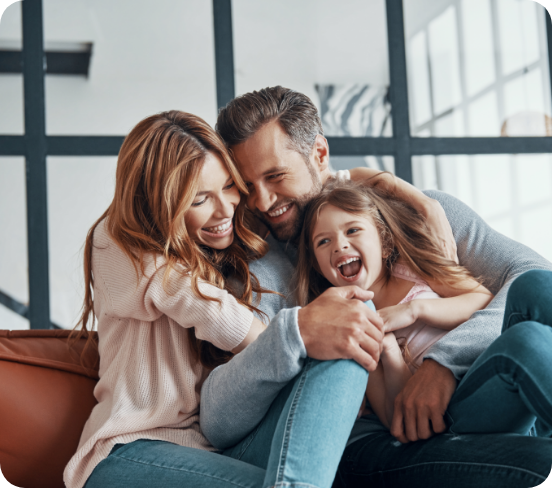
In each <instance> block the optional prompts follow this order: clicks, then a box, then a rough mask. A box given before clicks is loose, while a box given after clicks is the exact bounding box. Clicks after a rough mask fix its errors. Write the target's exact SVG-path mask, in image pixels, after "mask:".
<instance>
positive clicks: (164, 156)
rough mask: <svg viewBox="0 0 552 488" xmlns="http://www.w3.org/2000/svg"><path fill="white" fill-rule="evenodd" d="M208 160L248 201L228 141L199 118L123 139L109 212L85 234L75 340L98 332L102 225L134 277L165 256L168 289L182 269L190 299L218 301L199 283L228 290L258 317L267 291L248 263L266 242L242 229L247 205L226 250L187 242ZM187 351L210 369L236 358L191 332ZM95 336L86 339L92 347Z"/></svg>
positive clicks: (166, 121)
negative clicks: (214, 159) (96, 264)
mask: <svg viewBox="0 0 552 488" xmlns="http://www.w3.org/2000/svg"><path fill="white" fill-rule="evenodd" d="M207 153H212V154H214V155H216V156H218V157H219V158H220V159H221V160H222V162H223V163H224V165H225V167H226V169H227V170H228V172H229V173H230V176H231V177H232V179H233V180H234V183H235V184H236V187H237V188H238V189H239V191H240V192H241V193H243V194H247V187H246V185H245V184H244V182H243V180H242V178H241V177H240V175H239V173H238V171H237V168H236V166H235V165H234V163H233V161H232V159H231V157H230V155H229V153H228V151H227V149H226V147H225V145H224V143H223V141H222V140H221V139H220V137H219V136H218V135H217V134H216V132H215V131H214V130H213V129H212V128H211V127H210V126H209V125H208V124H207V123H206V122H205V121H204V120H202V119H201V118H199V117H196V116H195V115H192V114H188V113H185V112H180V111H177V110H172V111H170V112H163V113H160V114H157V115H153V116H151V117H148V118H146V119H144V120H142V121H141V122H140V123H139V124H138V125H136V127H134V129H132V131H131V132H130V134H128V136H127V137H126V138H125V140H124V142H123V145H122V146H121V150H120V152H119V157H118V161H117V173H116V183H115V196H114V198H113V201H112V202H111V205H110V206H109V207H108V209H107V210H106V211H105V212H104V214H103V215H102V216H101V217H100V218H99V219H98V220H97V221H96V222H95V223H94V225H93V226H92V227H91V228H90V230H89V231H88V235H87V237H86V243H85V247H84V280H85V296H84V303H83V308H82V315H81V318H80V321H79V324H80V325H81V328H80V330H79V331H78V332H77V331H76V330H75V331H74V335H73V339H78V338H80V337H81V336H84V335H86V334H87V331H88V329H89V326H90V329H92V328H93V326H94V322H95V315H94V299H93V290H94V276H93V273H92V251H93V247H94V244H93V239H94V231H95V229H96V227H97V226H98V224H99V223H100V222H101V221H102V220H104V219H105V225H106V229H107V231H108V232H109V234H110V236H111V237H112V238H113V240H114V241H115V242H116V243H117V244H118V245H119V246H120V247H121V249H123V251H124V252H125V253H126V254H127V255H128V257H129V258H130V259H131V260H132V262H133V263H134V266H135V268H136V272H137V274H138V273H139V272H141V273H144V266H145V262H144V257H145V255H146V254H152V253H153V254H156V255H162V256H163V257H164V259H165V262H166V270H165V274H164V281H163V282H164V285H165V284H167V280H168V278H169V274H170V273H171V272H178V271H177V270H176V265H177V263H178V264H180V265H183V266H184V269H185V272H186V273H187V274H189V275H190V277H191V286H192V290H193V292H194V293H195V294H196V295H197V296H198V297H200V298H202V299H205V300H216V299H214V298H211V297H209V296H205V295H204V294H203V293H201V290H200V289H199V287H198V282H199V280H205V281H207V282H209V283H212V284H213V285H215V286H217V287H219V288H226V289H228V290H229V291H230V292H231V293H232V294H233V295H234V296H235V297H236V299H237V300H238V301H239V302H240V303H241V304H242V305H244V306H246V307H247V308H249V309H250V310H255V311H258V310H257V308H256V306H255V305H256V304H258V301H257V303H256V304H254V303H253V293H254V292H255V293H257V300H259V299H260V293H262V292H265V291H267V290H264V289H262V288H261V286H260V285H259V283H258V281H257V279H256V278H255V276H254V275H252V274H251V273H250V272H249V267H248V261H250V260H253V259H257V258H259V257H261V256H263V255H264V254H265V253H266V251H267V245H266V243H265V242H264V241H263V240H262V239H261V238H260V237H258V236H257V235H256V234H254V233H253V232H251V231H250V230H249V229H248V228H247V227H245V225H244V219H245V211H246V209H245V204H244V200H243V199H242V201H241V202H240V204H239V205H238V207H237V208H236V212H235V215H234V220H233V224H234V232H235V238H234V242H233V243H232V244H231V245H230V246H229V247H228V248H227V249H224V250H220V251H217V250H214V249H209V248H205V247H202V246H200V245H198V244H197V243H196V242H195V241H194V240H193V239H192V238H191V236H190V234H189V233H188V231H187V229H186V225H185V222H184V215H185V213H186V211H187V210H188V209H189V208H190V206H191V204H192V202H193V200H194V198H195V194H196V192H197V190H198V184H199V183H198V181H199V176H200V173H201V169H202V167H203V163H204V160H205V156H206V155H207ZM229 274H231V275H233V276H234V277H235V278H237V279H238V281H239V282H240V286H237V287H236V286H234V287H232V286H231V284H230V283H229V282H228V280H226V279H225V275H229ZM79 324H77V327H78V325H79ZM188 334H189V340H190V346H191V351H192V353H193V354H194V355H195V356H196V359H197V360H198V361H200V362H201V363H202V364H203V365H204V366H205V367H207V368H213V367H215V366H217V365H219V364H222V363H223V362H226V361H228V360H229V359H230V358H231V357H232V354H231V353H229V352H226V351H221V350H220V349H218V348H216V347H215V346H213V345H212V344H210V343H209V342H206V341H201V340H199V339H197V338H196V336H195V332H194V329H193V328H190V329H188ZM90 338H91V335H90V334H89V335H88V341H87V346H89V345H90Z"/></svg>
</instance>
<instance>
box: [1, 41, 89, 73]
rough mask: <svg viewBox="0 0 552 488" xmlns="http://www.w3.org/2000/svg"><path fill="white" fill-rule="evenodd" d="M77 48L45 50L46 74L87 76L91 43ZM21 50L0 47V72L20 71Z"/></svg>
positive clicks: (21, 62)
mask: <svg viewBox="0 0 552 488" xmlns="http://www.w3.org/2000/svg"><path fill="white" fill-rule="evenodd" d="M77 46H78V50H73V49H71V50H69V49H68V50H46V51H45V52H44V55H45V56H46V74H47V75H74V76H75V75H76V76H86V77H87V76H88V71H89V69H90V58H91V57H92V43H84V44H78V45H77ZM22 72H23V58H22V53H21V50H16V49H0V73H22Z"/></svg>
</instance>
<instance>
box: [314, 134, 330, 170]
mask: <svg viewBox="0 0 552 488" xmlns="http://www.w3.org/2000/svg"><path fill="white" fill-rule="evenodd" d="M313 152H314V164H315V166H316V167H317V168H318V170H319V171H320V172H321V173H322V172H324V171H326V170H328V168H329V165H330V146H329V145H328V141H327V140H326V138H325V137H324V136H321V135H320V134H318V135H317V136H316V139H315V140H314V147H313Z"/></svg>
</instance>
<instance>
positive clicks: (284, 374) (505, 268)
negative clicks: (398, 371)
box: [200, 191, 552, 449]
mask: <svg viewBox="0 0 552 488" xmlns="http://www.w3.org/2000/svg"><path fill="white" fill-rule="evenodd" d="M425 194H426V195H427V196H429V197H431V198H434V199H436V200H438V201H439V203H440V204H441V205H442V207H443V209H444V210H445V213H446V215H447V218H448V220H449V222H450V225H451V227H452V231H453V234H454V238H455V239H456V243H457V246H458V258H459V260H460V264H462V265H464V266H466V267H467V268H468V269H469V271H470V272H471V273H472V274H473V275H474V276H476V277H481V278H482V279H483V283H484V285H485V286H486V287H487V288H488V289H489V290H490V291H491V292H492V293H493V294H495V297H494V299H493V300H492V301H491V303H490V304H489V305H488V306H487V308H485V309H484V310H480V311H478V312H476V313H474V314H473V315H472V316H471V318H470V320H468V321H467V322H465V323H464V324H462V325H460V326H459V327H457V328H456V329H454V330H452V331H451V332H449V333H448V334H447V335H445V336H444V337H443V338H442V339H441V340H439V341H438V342H437V343H436V344H434V345H433V347H432V348H431V349H430V350H429V352H428V353H427V355H426V356H425V358H431V359H434V360H435V361H437V362H439V363H440V364H442V365H443V366H446V367H447V368H449V369H450V370H451V371H452V372H453V374H454V376H455V377H456V378H457V379H461V378H462V377H463V376H464V375H465V374H466V372H467V370H468V369H469V367H470V366H471V365H472V364H473V362H474V361H475V360H476V359H477V357H478V356H479V355H480V354H481V353H482V352H483V351H484V350H485V349H486V348H487V347H488V346H489V345H490V344H491V342H493V341H494V340H495V339H496V338H497V337H498V336H499V335H500V332H501V328H502V317H503V313H504V305H505V303H506V294H507V291H508V287H509V285H510V283H511V282H512V280H513V279H514V278H515V277H517V276H518V275H520V274H521V273H523V272H525V271H528V270H530V269H548V270H552V264H551V263H550V262H549V261H547V260H546V259H544V258H543V257H541V256H540V255H539V254H537V253H536V252H534V251H533V250H531V249H529V248H528V247H527V246H524V245H522V244H520V243H518V242H516V241H513V240H512V239H509V238H507V237H505V236H503V235H502V234H500V233H498V232H496V231H494V230H493V229H491V228H490V227H489V226H488V225H487V224H486V223H485V221H484V220H483V219H481V217H479V216H478V215H477V214H476V213H475V212H474V211H473V210H472V209H471V208H469V207H468V206H467V205H465V204H464V203H462V202H461V201H459V200H458V199H456V198H454V197H452V196H451V195H448V194H446V193H443V192H438V191H426V192H425ZM269 244H270V245H271V251H270V252H269V253H268V254H267V256H265V257H264V258H263V259H261V260H259V261H257V262H254V263H251V270H252V272H253V273H254V274H255V275H256V276H257V278H258V279H259V282H260V283H261V285H262V286H263V287H265V288H268V289H271V290H274V291H278V292H280V293H283V294H288V295H289V293H290V290H291V288H292V284H291V281H290V280H291V273H292V266H291V263H290V261H289V258H288V257H287V256H286V255H285V253H284V252H283V250H282V248H281V247H280V246H279V245H278V244H277V243H275V242H270V243H269ZM265 297H266V298H265ZM289 303H290V302H289V301H286V300H285V299H281V298H279V297H278V296H277V295H272V296H271V295H263V299H262V302H261V306H260V308H261V309H262V310H263V311H264V312H265V313H267V315H268V316H269V317H270V318H271V319H272V320H271V322H270V325H269V326H268V328H267V329H266V331H264V332H263V333H262V334H261V335H260V336H259V337H258V339H257V340H256V341H255V342H254V343H252V344H250V345H249V346H248V347H247V348H245V350H244V351H242V352H241V353H240V354H238V355H236V356H235V357H234V358H233V359H232V360H231V361H230V362H229V363H227V364H225V365H222V366H219V367H218V368H216V369H215V370H214V371H213V372H212V373H211V374H210V375H209V377H208V378H207V380H206V381H205V383H204V385H203V388H202V390H201V403H200V424H201V429H202V431H203V433H204V434H205V436H206V437H207V439H209V441H210V442H211V443H212V444H213V446H215V447H217V448H218V449H224V448H227V447H230V446H233V445H234V444H236V443H237V442H239V441H240V440H241V439H243V438H244V437H245V436H246V435H247V434H248V433H249V432H251V431H252V430H253V428H254V427H255V426H256V425H257V424H258V423H259V422H260V421H261V420H262V418H263V417H264V415H265V414H266V412H267V411H268V408H269V407H270V405H271V403H272V402H273V401H274V399H275V398H276V396H277V395H278V393H279V392H280V390H281V389H282V388H283V387H284V386H285V385H286V384H287V382H288V381H290V380H291V379H292V378H293V377H295V376H296V375H297V374H298V373H299V371H300V370H301V368H302V366H303V362H304V360H305V358H306V350H305V346H304V344H303V341H302V339H301V335H300V333H299V326H298V322H297V311H298V307H295V308H285V309H283V310H280V311H279V312H278V309H279V308H280V307H282V306H284V307H285V306H286V305H288V304H289ZM276 312H278V313H276ZM275 313H276V315H274V314H275Z"/></svg>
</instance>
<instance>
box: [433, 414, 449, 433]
mask: <svg viewBox="0 0 552 488" xmlns="http://www.w3.org/2000/svg"><path fill="white" fill-rule="evenodd" d="M431 426H432V427H433V432H435V433H436V434H440V433H442V432H444V431H445V430H447V424H446V423H445V419H444V418H443V416H442V415H441V414H440V413H438V412H431Z"/></svg>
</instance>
